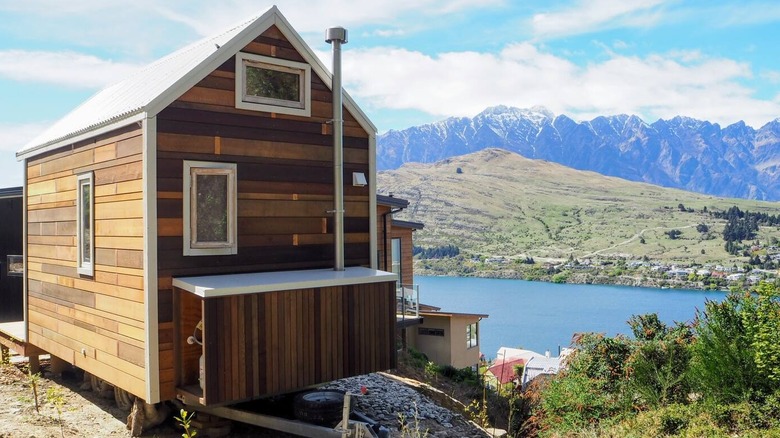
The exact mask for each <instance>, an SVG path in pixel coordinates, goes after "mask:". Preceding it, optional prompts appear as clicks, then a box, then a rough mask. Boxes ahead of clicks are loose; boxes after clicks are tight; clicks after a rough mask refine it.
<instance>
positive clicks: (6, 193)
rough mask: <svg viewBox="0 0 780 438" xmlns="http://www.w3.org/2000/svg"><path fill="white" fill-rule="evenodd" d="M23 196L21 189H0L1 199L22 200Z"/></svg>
mask: <svg viewBox="0 0 780 438" xmlns="http://www.w3.org/2000/svg"><path fill="white" fill-rule="evenodd" d="M22 194H23V192H22V188H21V187H6V188H2V189H0V199H4V198H21V197H22Z"/></svg>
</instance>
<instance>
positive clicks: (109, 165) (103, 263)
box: [26, 124, 146, 397]
mask: <svg viewBox="0 0 780 438" xmlns="http://www.w3.org/2000/svg"><path fill="white" fill-rule="evenodd" d="M142 145H143V141H142V134H141V130H140V128H139V127H138V125H136V124H132V125H130V126H127V127H125V128H122V129H118V130H116V131H113V132H111V133H108V134H105V135H101V136H98V137H95V138H92V139H89V140H85V141H81V142H78V143H76V144H74V145H72V146H69V147H65V148H61V149H58V150H55V151H51V152H49V153H46V154H43V155H40V156H37V157H35V158H33V159H30V160H28V161H27V181H26V182H27V213H26V214H27V220H28V226H27V281H28V285H27V287H28V311H29V313H28V321H29V334H28V335H29V343H30V344H32V345H35V346H37V347H40V348H42V349H43V350H45V351H47V352H49V353H51V354H53V355H55V356H57V357H59V358H61V359H64V360H66V361H67V362H69V363H71V364H74V365H76V366H78V367H80V368H82V369H84V370H85V371H87V372H90V373H92V374H94V375H95V376H97V377H99V378H101V379H103V380H106V381H109V382H110V383H112V384H113V385H116V386H119V387H120V388H122V389H124V390H126V391H128V392H131V393H133V394H135V395H138V396H140V397H144V396H145V392H146V388H145V384H144V380H145V365H144V357H145V356H144V340H145V337H144V320H145V316H144V315H145V311H144V288H143V275H144V272H143V266H142V263H143V202H142V181H141V178H142V170H143V169H142V156H141V153H142ZM88 171H94V182H93V184H94V194H95V207H94V218H95V223H94V230H95V240H94V245H95V260H94V266H95V275H94V277H85V276H79V275H78V273H77V272H76V263H77V262H76V255H77V254H76V179H77V175H78V174H81V173H84V172H88Z"/></svg>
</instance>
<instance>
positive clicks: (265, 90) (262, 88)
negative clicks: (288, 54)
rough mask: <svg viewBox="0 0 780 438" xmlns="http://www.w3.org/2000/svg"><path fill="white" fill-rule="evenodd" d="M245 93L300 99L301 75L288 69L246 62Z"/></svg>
mask: <svg viewBox="0 0 780 438" xmlns="http://www.w3.org/2000/svg"><path fill="white" fill-rule="evenodd" d="M246 94H247V95H249V96H260V97H267V98H270V99H279V100H289V101H293V102H299V101H300V100H301V75H300V72H299V73H293V72H290V71H280V70H272V69H270V68H263V67H262V64H259V65H258V64H256V65H253V64H247V66H246Z"/></svg>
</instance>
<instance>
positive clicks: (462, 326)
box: [377, 195, 487, 368]
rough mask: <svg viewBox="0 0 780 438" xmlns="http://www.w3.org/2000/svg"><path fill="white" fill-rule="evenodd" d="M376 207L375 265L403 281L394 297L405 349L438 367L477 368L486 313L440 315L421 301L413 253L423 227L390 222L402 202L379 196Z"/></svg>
mask: <svg viewBox="0 0 780 438" xmlns="http://www.w3.org/2000/svg"><path fill="white" fill-rule="evenodd" d="M377 205H378V209H379V210H378V212H377V217H378V218H379V229H378V230H377V235H378V236H380V237H379V239H380V244H379V252H378V258H379V266H380V268H382V269H384V270H386V271H391V272H394V273H396V274H397V275H398V278H400V279H401V280H400V284H398V286H397V290H396V297H397V300H398V301H397V302H398V304H397V311H398V315H399V319H400V320H399V323H398V324H399V325H398V328H399V332H398V333H399V336H400V338H401V343H402V345H403V347H404V348H406V347H412V348H414V349H416V350H418V351H420V352H422V353H424V354H425V355H426V356H428V358H429V359H430V360H431V361H432V362H434V363H436V364H439V365H451V366H454V367H456V368H466V367H475V366H476V365H477V364H478V363H479V357H480V351H479V322H480V320H481V319H482V318H487V315H483V314H470V313H455V312H443V311H441V308H440V307H435V306H430V305H425V304H422V303H420V290H419V287H418V286H417V285H416V284H415V283H414V255H413V251H412V249H413V233H414V231H416V230H421V229H422V228H423V224H421V223H418V222H411V221H403V220H399V219H395V218H393V214H395V213H398V212H400V211H402V210H404V209H406V208H407V207H409V201H407V200H405V199H401V198H397V197H394V196H387V195H377Z"/></svg>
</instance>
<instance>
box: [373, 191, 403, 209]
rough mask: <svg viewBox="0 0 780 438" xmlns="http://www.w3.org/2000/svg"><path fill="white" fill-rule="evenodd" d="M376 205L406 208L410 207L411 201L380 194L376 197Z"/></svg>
mask: <svg viewBox="0 0 780 438" xmlns="http://www.w3.org/2000/svg"><path fill="white" fill-rule="evenodd" d="M376 203H377V204H379V205H386V206H388V207H395V208H406V207H408V206H409V201H407V200H406V199H401V198H396V197H394V196H393V195H389V196H388V195H380V194H378V193H377V195H376Z"/></svg>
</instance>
